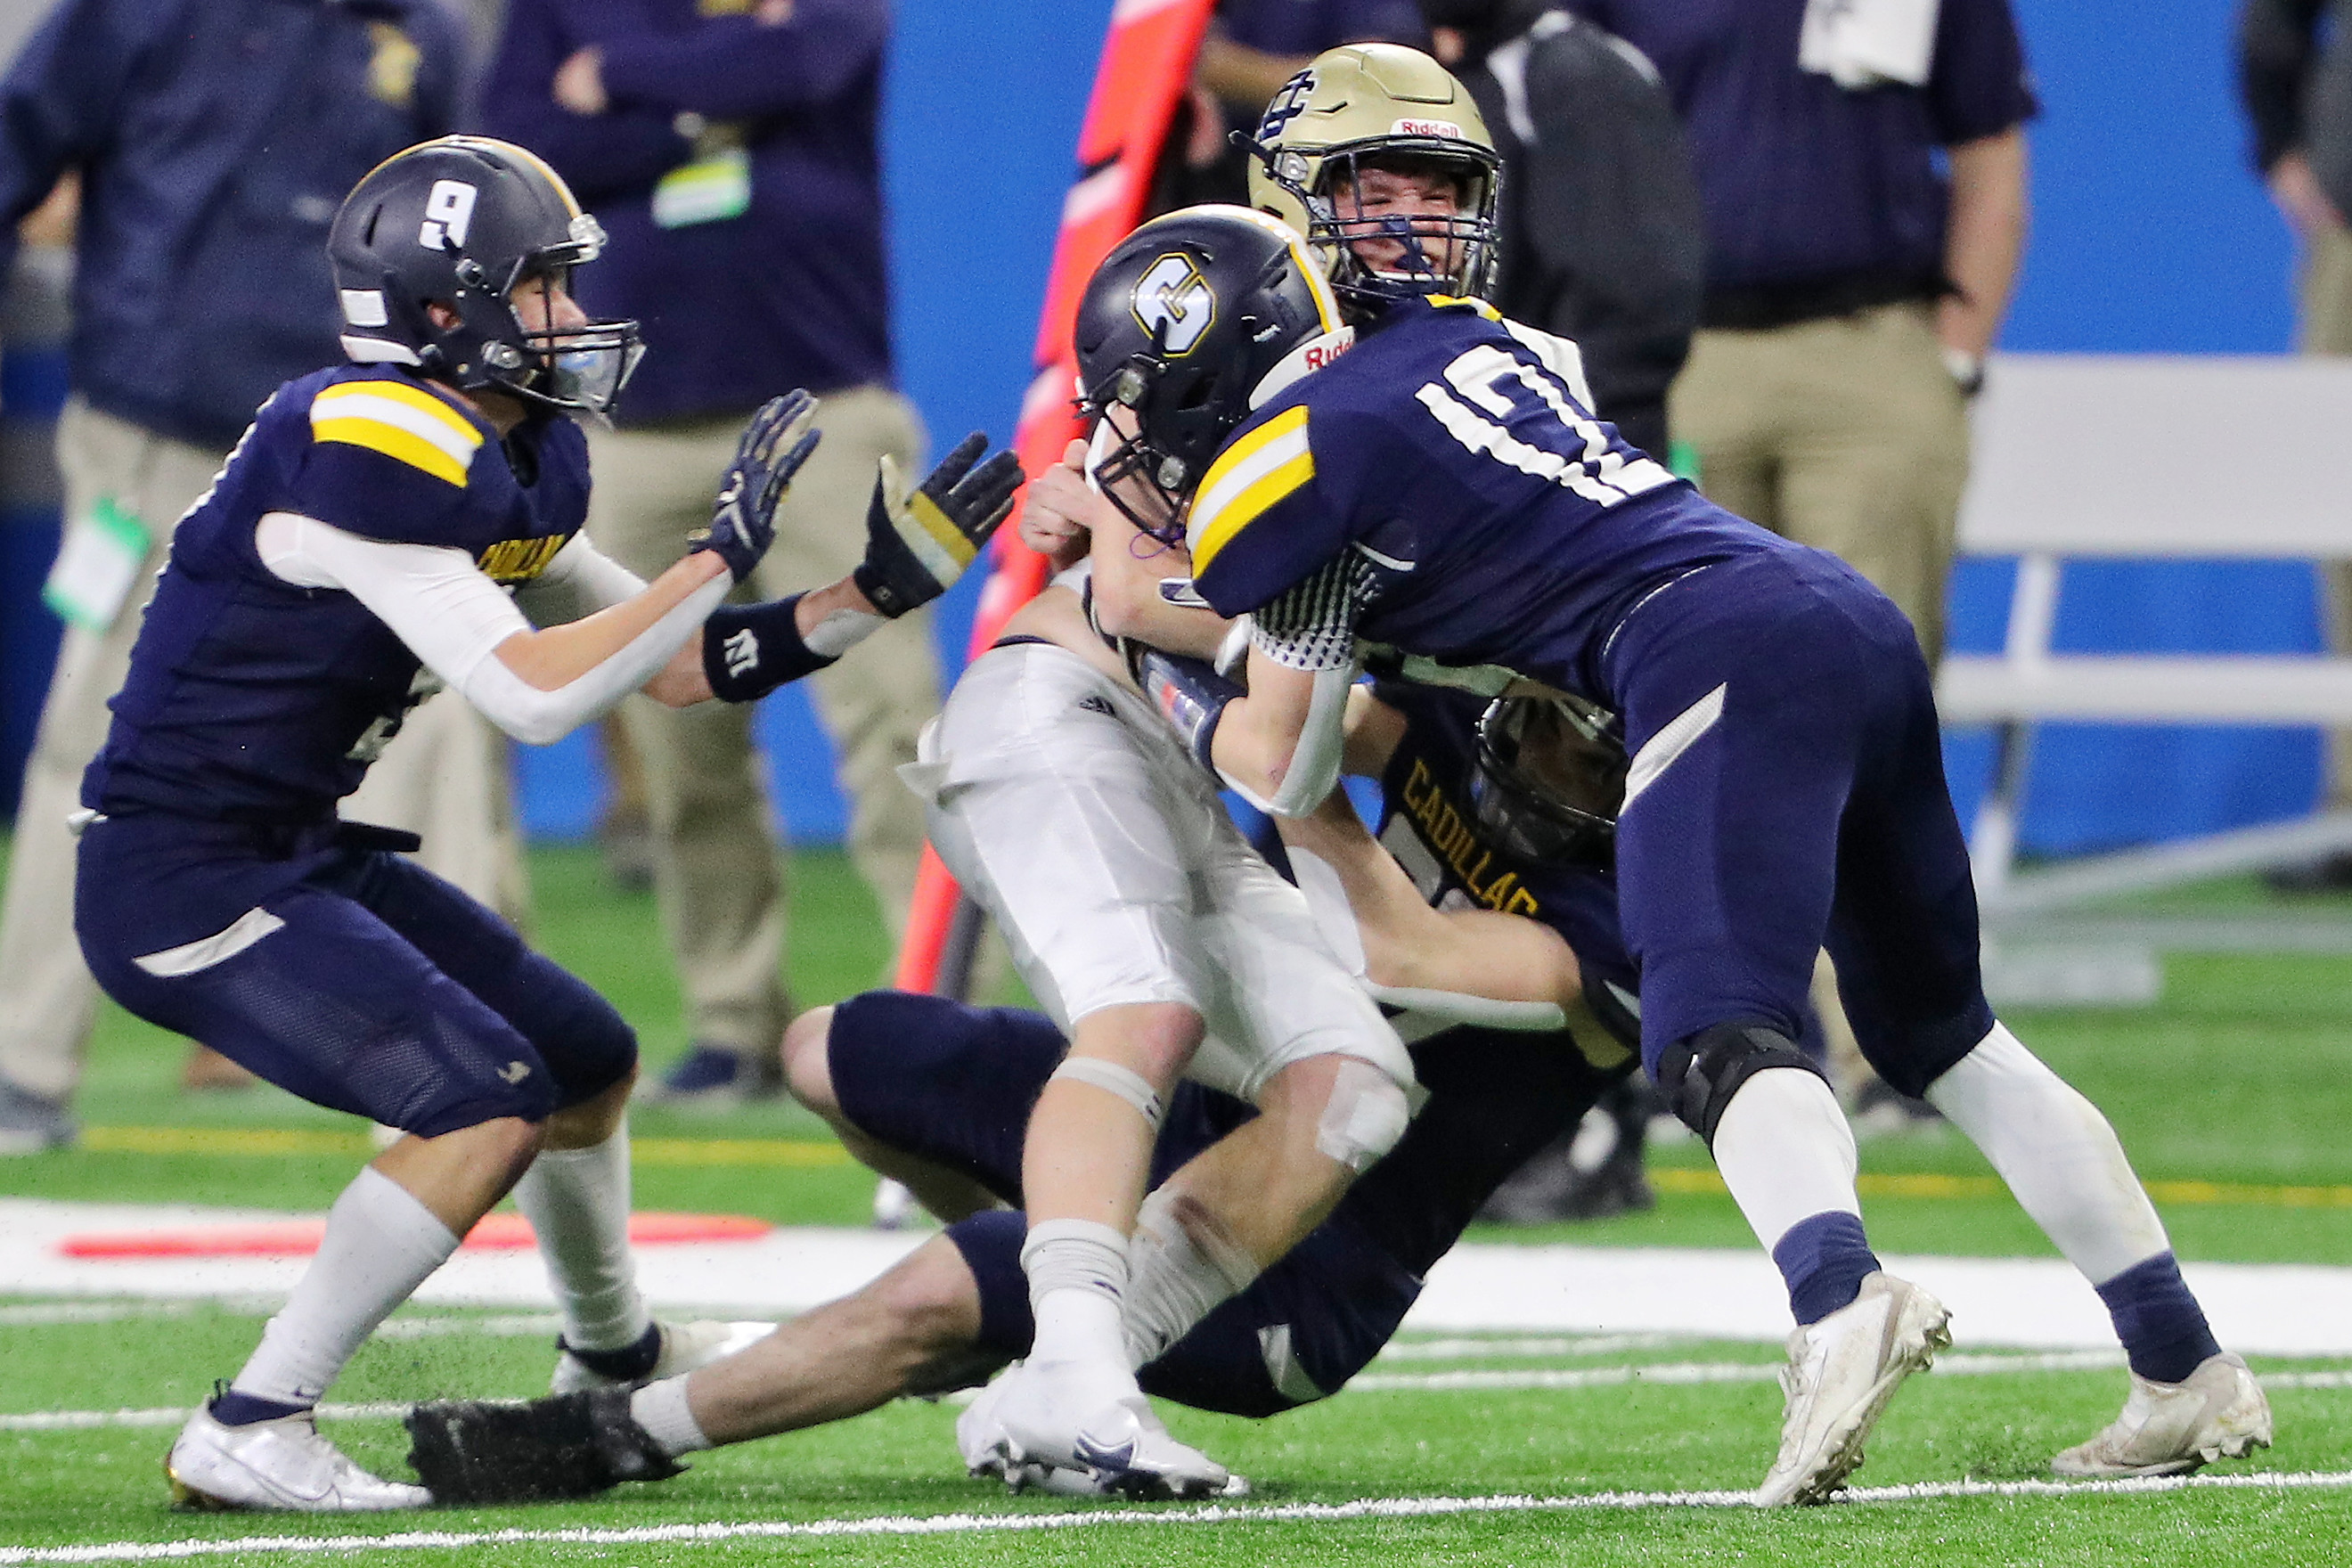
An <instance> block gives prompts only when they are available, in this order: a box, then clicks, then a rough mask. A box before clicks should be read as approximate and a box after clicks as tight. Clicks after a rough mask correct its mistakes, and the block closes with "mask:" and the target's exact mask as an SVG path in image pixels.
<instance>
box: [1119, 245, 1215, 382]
mask: <svg viewBox="0 0 2352 1568" xmlns="http://www.w3.org/2000/svg"><path fill="white" fill-rule="evenodd" d="M1216 317H1217V297H1216V295H1215V294H1213V293H1212V292H1211V291H1210V289H1209V280H1208V279H1206V278H1203V277H1202V276H1201V267H1200V264H1199V263H1198V262H1196V261H1194V260H1193V259H1192V258H1191V257H1190V256H1187V255H1185V254H1184V253H1183V252H1182V251H1181V250H1180V251H1173V252H1171V253H1170V254H1168V255H1166V256H1163V257H1161V258H1160V259H1159V260H1157V261H1155V262H1153V263H1152V264H1151V270H1150V271H1149V272H1146V273H1145V274H1144V275H1143V276H1142V278H1140V279H1138V280H1137V282H1136V285H1135V319H1136V321H1138V322H1139V324H1140V325H1141V326H1142V328H1143V330H1144V331H1146V332H1149V333H1151V334H1153V338H1154V341H1155V342H1158V343H1159V344H1160V352H1161V353H1165V354H1167V355H1168V356H1169V357H1170V358H1171V359H1172V358H1174V357H1176V356H1177V355H1179V354H1187V353H1192V349H1193V346H1194V345H1195V344H1197V343H1198V342H1200V341H1201V335H1202V333H1203V332H1206V331H1208V330H1209V323H1210V322H1211V321H1215V320H1216Z"/></svg>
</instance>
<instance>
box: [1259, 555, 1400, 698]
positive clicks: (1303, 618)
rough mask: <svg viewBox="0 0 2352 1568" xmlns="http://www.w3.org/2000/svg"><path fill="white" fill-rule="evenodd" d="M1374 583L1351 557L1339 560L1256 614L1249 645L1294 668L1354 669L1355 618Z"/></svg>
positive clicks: (1341, 557)
mask: <svg viewBox="0 0 2352 1568" xmlns="http://www.w3.org/2000/svg"><path fill="white" fill-rule="evenodd" d="M1370 582H1371V569H1370V567H1368V566H1366V565H1365V564H1364V563H1362V562H1360V561H1359V560H1357V559H1356V557H1355V555H1354V554H1353V552H1350V553H1349V554H1346V555H1342V556H1340V557H1339V559H1338V560H1336V561H1333V562H1331V563H1329V564H1328V565H1326V566H1325V567H1324V568H1323V569H1322V570H1321V571H1319V572H1317V573H1316V574H1314V575H1312V576H1310V577H1308V578H1307V579H1306V580H1305V581H1304V582H1301V583H1299V584H1297V585H1296V586H1294V587H1291V588H1287V589H1285V590H1284V591H1283V592H1282V593H1280V594H1278V595H1276V596H1275V597H1274V599H1273V600H1271V601H1270V602H1269V603H1268V604H1267V605H1265V608H1264V609H1262V610H1260V611H1258V612H1257V614H1256V616H1255V617H1254V618H1253V620H1252V623H1251V626H1250V641H1251V643H1252V644H1253V645H1254V646H1255V647H1257V648H1258V649H1259V650H1260V651H1261V652H1263V653H1264V654H1265V657H1266V658H1270V659H1272V660H1274V662H1275V663H1276V664H1279V665H1283V666H1285V667H1286V668H1291V669H1304V670H1309V671H1316V670H1325V669H1352V668H1354V667H1355V663H1356V616H1357V613H1358V611H1359V610H1360V609H1361V608H1362V605H1363V595H1364V591H1365V589H1366V588H1367V587H1368V586H1369V585H1370Z"/></svg>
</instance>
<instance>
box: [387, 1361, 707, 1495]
mask: <svg viewBox="0 0 2352 1568" xmlns="http://www.w3.org/2000/svg"><path fill="white" fill-rule="evenodd" d="M629 1394H630V1391H629V1390H628V1389H625V1388H597V1389H589V1390H586V1391H583V1392H582V1393H578V1394H557V1395H555V1396H554V1397H553V1398H551V1399H535V1400H532V1401H531V1402H530V1403H529V1404H527V1405H513V1404H508V1403H505V1402H502V1401H498V1400H487V1399H452V1400H443V1401H439V1402H436V1403H435V1404H431V1405H417V1406H416V1407H415V1409H413V1410H411V1411H410V1412H409V1413H408V1415H407V1416H406V1417H405V1418H404V1425H405V1426H407V1427H408V1436H409V1439H410V1441H409V1449H408V1462H409V1464H410V1465H411V1466H412V1467H413V1468H415V1471H416V1479H418V1480H420V1481H423V1482H424V1483H425V1490H427V1491H429V1492H431V1493H432V1494H433V1500H434V1501H435V1502H436V1503H439V1504H440V1505H442V1506H443V1507H444V1508H446V1507H449V1506H451V1505H452V1504H468V1503H503V1502H547V1501H551V1500H556V1499H559V1498H581V1497H588V1496H591V1495H592V1494H593V1493H596V1492H600V1491H603V1490H604V1489H606V1488H607V1487H611V1486H614V1485H617V1484H618V1483H620V1482H622V1481H658V1480H666V1479H668V1478H669V1477H671V1476H674V1475H677V1474H678V1473H679V1472H680V1471H681V1470H683V1469H684V1468H686V1467H685V1466H683V1465H680V1464H678V1463H677V1461H676V1460H674V1459H672V1458H669V1456H667V1454H664V1453H663V1452H662V1450H661V1445H660V1444H658V1443H656V1442H655V1441H654V1439H653V1437H652V1436H651V1435H650V1434H649V1433H647V1432H646V1429H645V1428H644V1427H642V1426H638V1425H637V1423H636V1419H635V1417H634V1416H632V1415H630V1414H629Z"/></svg>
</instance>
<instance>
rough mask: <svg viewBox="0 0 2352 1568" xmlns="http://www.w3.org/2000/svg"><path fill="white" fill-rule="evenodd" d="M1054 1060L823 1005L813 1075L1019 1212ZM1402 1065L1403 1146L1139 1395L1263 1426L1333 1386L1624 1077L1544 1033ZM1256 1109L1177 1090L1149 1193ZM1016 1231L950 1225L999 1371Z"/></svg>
mask: <svg viewBox="0 0 2352 1568" xmlns="http://www.w3.org/2000/svg"><path fill="white" fill-rule="evenodd" d="M1065 1048H1066V1047H1065V1045H1064V1042H1063V1039H1062V1037H1061V1036H1060V1035H1059V1034H1058V1033H1057V1032H1055V1028H1054V1026H1053V1024H1052V1022H1051V1021H1050V1020H1049V1019H1047V1018H1045V1016H1042V1015H1040V1014H1036V1013H1028V1012H1022V1011H1019V1010H1016V1009H1013V1008H1008V1007H969V1006H965V1005H961V1004H960V1003H955V1002H950V1001H948V1000H946V999H944V998H941V997H937V996H922V995H915V994H908V993H906V992H898V991H873V992H868V993H866V994H865V995H863V996H854V997H852V998H850V999H849V1000H848V1001H846V1002H844V1003H843V1004H841V1005H840V1006H839V1007H838V1008H836V1009H835V1012H834V1016H833V1029H832V1035H831V1037H830V1040H829V1041H828V1047H827V1052H826V1060H827V1063H828V1065H829V1066H830V1068H831V1069H832V1074H833V1085H834V1092H835V1096H836V1097H837V1098H838V1100H839V1101H840V1104H841V1108H842V1110H843V1111H844V1112H845V1113H846V1114H847V1116H848V1118H849V1120H850V1121H852V1122H853V1123H854V1124H856V1126H857V1127H858V1128H860V1129H861V1130H863V1131H866V1133H868V1134H870V1135H871V1136H873V1137H874V1138H876V1139H877V1140H879V1141H880V1142H884V1143H887V1144H888V1145H889V1146H890V1147H892V1148H894V1149H899V1150H903V1151H905V1152H908V1153H910V1154H914V1155H917V1156H919V1157H920V1158H922V1159H925V1160H928V1161H929V1162H931V1163H935V1164H939V1165H943V1166H945V1167H947V1168H949V1169H950V1170H954V1171H958V1172H961V1173H963V1174H964V1175H967V1176H970V1177H971V1178H972V1179H973V1180H975V1181H977V1182H979V1183H980V1184H982V1186H985V1187H987V1188H988V1189H989V1190H990V1191H991V1192H992V1193H994V1194H996V1195H997V1196H998V1197H1000V1198H1002V1199H1003V1201H1005V1202H1006V1203H1009V1204H1015V1205H1017V1204H1018V1203H1019V1202H1020V1201H1021V1143H1022V1139H1023V1136H1024V1133H1025V1132H1026V1131H1027V1129H1028V1123H1029V1111H1030V1109H1031V1107H1033V1106H1034V1104H1035V1103H1036V1100H1037V1096H1038V1094H1039V1093H1040V1092H1041V1091H1042V1090H1043V1089H1045V1080H1046V1079H1047V1078H1048V1077H1049V1076H1051V1075H1052V1073H1053V1070H1054V1068H1055V1067H1056V1066H1057V1065H1059V1063H1060V1062H1061V1059H1062V1056H1063V1052H1064V1050H1065ZM1413 1058H1414V1062H1413V1065H1414V1068H1415V1070H1416V1071H1417V1072H1418V1073H1419V1075H1420V1077H1421V1080H1422V1083H1423V1087H1424V1088H1426V1089H1429V1091H1430V1099H1429V1101H1428V1103H1427V1104H1426V1105H1425V1106H1424V1107H1423V1110H1422V1111H1421V1114H1420V1115H1418V1116H1417V1117H1415V1118H1414V1119H1413V1122H1412V1126H1411V1127H1409V1128H1408V1129H1407V1130H1406V1131H1405V1135H1404V1138H1403V1140H1402V1142H1399V1143H1398V1145H1397V1146H1396V1148H1395V1149H1394V1150H1392V1151H1391V1152H1390V1153H1389V1155H1388V1157H1387V1158H1385V1159H1383V1160H1381V1162H1380V1163H1377V1164H1375V1165H1374V1166H1373V1167H1372V1168H1371V1169H1370V1171H1367V1172H1366V1173H1364V1174H1363V1176H1362V1177H1361V1178H1360V1179H1359V1180H1358V1181H1357V1183H1356V1184H1355V1186H1354V1187H1353V1188H1351V1189H1350V1190H1349V1193H1348V1194H1347V1196H1345V1197H1344V1198H1342V1199H1341V1200H1340V1202H1339V1208H1338V1209H1337V1210H1335V1211H1334V1212H1333V1213H1332V1215H1331V1216H1330V1217H1329V1218H1328V1219H1327V1220H1325V1221H1324V1222H1323V1224H1322V1225H1321V1226H1318V1227H1317V1228H1316V1229H1315V1230H1314V1231H1313V1232H1312V1233H1310V1234H1309V1235H1308V1236H1307V1238H1306V1239H1305V1240H1304V1241H1302V1242H1300V1243H1299V1244H1298V1245H1297V1247H1294V1248H1292V1249H1291V1251H1290V1252H1289V1253H1288V1254H1287V1255H1286V1256H1285V1257H1284V1258H1281V1259H1280V1260H1278V1261H1277V1262H1276V1263H1275V1264H1274V1266H1273V1267H1272V1268H1268V1269H1266V1270H1265V1272H1264V1273H1263V1274H1261V1275H1259V1276H1258V1278H1257V1279H1256V1281H1255V1283H1254V1284H1252V1285H1251V1286H1250V1288H1249V1289H1246V1290H1244V1291H1243V1292H1242V1293H1241V1294H1239V1295H1238V1296H1235V1297H1234V1299H1233V1300H1229V1301H1226V1302H1225V1303H1223V1305H1222V1306H1220V1307H1218V1308H1217V1309H1216V1310H1214V1311H1213V1312H1211V1313H1210V1314H1209V1315H1208V1317H1206V1318H1205V1319H1203V1320H1202V1321H1201V1323H1200V1324H1199V1326H1197V1327H1196V1328H1194V1329H1193V1330H1192V1332H1191V1333H1189V1334H1186V1335H1185V1336H1184V1338H1183V1339H1182V1340H1181V1341H1179V1342H1177V1343H1176V1344H1175V1345H1174V1346H1172V1347H1171V1349H1170V1350H1169V1352H1168V1353H1167V1354H1165V1355H1163V1356H1161V1357H1160V1359H1159V1360H1158V1361H1155V1362H1153V1363H1151V1364H1150V1366H1147V1367H1145V1368H1144V1369H1143V1370H1142V1372H1141V1373H1140V1374H1139V1381H1140V1382H1141V1383H1142V1384H1143V1387H1144V1389H1145V1391H1146V1392H1148V1393H1151V1394H1161V1395H1164V1396H1165V1397H1167V1398H1170V1399H1174V1400H1177V1401H1179V1402H1181V1403H1182V1404H1185V1405H1192V1406H1193V1407H1195V1408H1197V1409H1202V1410H1222V1411H1225V1412H1228V1413H1230V1414H1233V1415H1274V1414H1275V1413H1276V1412H1278V1411H1282V1410H1286V1409H1289V1408H1290V1407H1292V1406H1293V1405H1299V1404H1301V1403H1304V1402H1306V1401H1307V1400H1310V1399H1314V1398H1318V1397H1320V1396H1321V1395H1322V1394H1328V1393H1332V1392H1334V1391H1336V1390H1337V1389H1339V1386H1340V1385H1341V1384H1344V1383H1346V1382H1347V1381H1348V1380H1349V1378H1351V1377H1353V1376H1354V1375H1355V1374H1356V1373H1358V1372H1359V1371H1360V1370H1362V1368H1363V1366H1364V1363H1367V1362H1369V1361H1370V1360H1371V1358H1372V1357H1373V1356H1374V1355H1376V1354H1378V1353H1379V1352H1380V1349H1381V1346H1382V1345H1384V1344H1386V1343H1387V1342H1388V1341H1389V1339H1390V1336H1391V1335H1392V1334H1394V1333H1395V1332H1396V1329H1397V1324H1398V1323H1399V1322H1400V1321H1402V1319H1403V1317H1404V1314H1405V1310H1406V1309H1407V1308H1409V1307H1411V1306H1412V1302H1413V1300H1414V1299H1415V1298H1416V1297H1418V1296H1419V1295H1420V1294H1421V1277H1422V1276H1423V1275H1424V1274H1425V1273H1426V1272H1427V1271H1428V1269H1429V1268H1430V1266H1431V1265H1432V1264H1433V1263H1435V1262H1436V1261H1437V1259H1438V1258H1440V1257H1442V1256H1444V1253H1445V1251H1446V1249H1447V1248H1449V1247H1452V1246H1453V1245H1454V1241H1455V1240H1456V1239H1457V1238H1458V1237H1460V1236H1461V1234H1462V1230H1463V1227H1464V1226H1466V1225H1468V1224H1469V1223H1470V1220H1471V1218H1472V1216H1473V1215H1475V1214H1476V1212H1477V1209H1478V1206H1479V1205H1481V1204H1483V1203H1484V1202H1486V1198H1487V1197H1488V1196H1489V1195H1490V1194H1492V1193H1493V1192H1494V1190H1495V1188H1496V1186H1498V1185H1499V1184H1501V1183H1502V1181H1503V1179H1504V1178H1505V1177H1507V1176H1508V1175H1509V1174H1510V1173H1512V1172H1513V1171H1515V1170H1517V1168H1518V1167H1519V1165H1520V1164H1521V1163H1523V1162H1525V1161H1526V1160H1527V1158H1528V1156H1529V1155H1531V1154H1532V1153H1534V1152H1536V1151H1537V1150H1538V1149H1539V1148H1541V1147H1543V1145H1544V1144H1546V1143H1548V1142H1550V1141H1551V1140H1552V1139H1553V1138H1554V1137H1555V1136H1557V1135H1558V1134H1559V1131H1561V1130H1562V1129H1563V1128H1566V1127H1570V1126H1572V1125H1574V1123H1575V1121H1576V1120H1577V1119H1578V1118H1579V1117H1581V1116H1582V1115H1583V1114H1584V1112H1585V1110H1586V1109H1587V1108H1588V1107H1590V1106H1591V1104H1592V1102H1593V1101H1594V1100H1597V1099H1598V1098H1599V1097H1600V1095H1601V1091H1602V1090H1603V1089H1605V1088H1607V1087H1608V1085H1609V1084H1610V1083H1611V1082H1612V1081H1614V1079H1616V1078H1617V1077H1619V1076H1622V1075H1620V1074H1603V1073H1600V1072H1597V1071H1595V1070H1594V1069H1593V1068H1591V1067H1590V1066H1589V1065H1587V1063H1586V1062H1585V1060H1584V1058H1583V1057H1582V1055H1581V1054H1580V1053H1579V1052H1578V1051H1577V1049H1576V1047H1575V1046H1574V1045H1573V1044H1572V1043H1571V1042H1570V1039H1569V1038H1568V1037H1567V1036H1565V1035H1559V1034H1514V1033H1505V1032H1502V1031H1498V1030H1486V1029H1467V1028H1465V1029H1453V1030H1448V1031H1446V1032H1445V1033H1444V1034H1440V1035H1435V1036H1433V1037H1430V1038H1429V1039H1428V1040H1426V1041H1423V1042H1422V1043H1421V1045H1419V1046H1416V1047H1414V1052H1413ZM1255 1114H1256V1113H1255V1111H1254V1110H1251V1109H1250V1108H1249V1107H1248V1106H1246V1105H1244V1104H1243V1103H1242V1102H1241V1101H1239V1100H1233V1099H1229V1098H1228V1097H1226V1096H1224V1095H1222V1094H1218V1093H1216V1092H1215V1091H1214V1090H1212V1089H1203V1088H1202V1087H1201V1086H1199V1085H1198V1084H1193V1083H1179V1084H1178V1085H1177V1086H1176V1092H1175V1094H1174V1095H1173V1096H1172V1097H1171V1101H1170V1104H1169V1107H1168V1114H1167V1116H1166V1118H1165V1120H1164V1121H1162V1122H1161V1123H1160V1142H1159V1144H1158V1146H1157V1147H1156V1148H1155V1150H1154V1151H1153V1154H1152V1163H1151V1175H1150V1180H1151V1183H1152V1184H1154V1185H1157V1184H1159V1183H1160V1182H1161V1181H1163V1180H1165V1179H1166V1178H1167V1176H1168V1175H1169V1174H1170V1173H1171V1172H1173V1171H1174V1170H1175V1169H1176V1168H1177V1167H1178V1166H1180V1165H1181V1164H1183V1163H1184V1162H1186V1161H1187V1160H1190V1159H1191V1158H1192V1156H1193V1155H1195V1154H1197V1153H1199V1152H1201V1151H1202V1150H1203V1149H1205V1148H1207V1147H1208V1146H1209V1145H1210V1144H1211V1143H1213V1142H1215V1141H1216V1140H1217V1139H1218V1138H1220V1137H1222V1136H1223V1134H1224V1133H1226V1132H1227V1131H1231V1130H1232V1129H1233V1128H1234V1127H1237V1126H1239V1125H1240V1124H1241V1123H1242V1122H1244V1121H1247V1120H1248V1119H1249V1118H1250V1117H1251V1116H1253V1115H1255ZM1027 1228H1028V1221H1027V1219H1026V1217H1025V1216H1024V1215H1021V1214H1020V1213H1018V1212H1016V1211H1013V1210H1004V1209H997V1210H991V1211H987V1212H984V1213H982V1214H977V1215H972V1216H971V1217H970V1218H968V1219H965V1220H962V1221H960V1222H958V1223H957V1224H955V1225H953V1226H950V1227H949V1229H948V1236H949V1238H950V1240H951V1241H953V1242H954V1243H955V1245H956V1247H958V1249H959V1250H961V1252H962V1254H963V1258H964V1261H965V1263H966V1264H968V1265H969V1266H970V1267H971V1271H972V1276H973V1278H974V1279H976V1280H978V1282H979V1285H980V1300H981V1334H980V1343H981V1345H982V1347H984V1348H986V1349H989V1350H992V1351H995V1352H999V1353H1000V1354H1002V1355H1003V1356H1004V1357H1006V1358H1007V1359H1010V1358H1012V1357H1013V1356H1018V1355H1025V1354H1027V1353H1028V1350H1029V1342H1030V1338H1031V1336H1032V1334H1033V1332H1034V1324H1033V1323H1032V1321H1031V1320H1030V1315H1029V1285H1028V1280H1027V1279H1026V1278H1025V1277H1024V1275H1023V1273H1022V1271H1021V1243H1022V1240H1023V1238H1024V1236H1025V1235H1026V1233H1027ZM1277 1368H1279V1369H1282V1370H1281V1374H1280V1375H1279V1376H1277V1371H1276V1369H1277Z"/></svg>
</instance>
